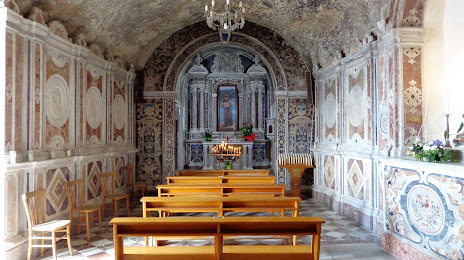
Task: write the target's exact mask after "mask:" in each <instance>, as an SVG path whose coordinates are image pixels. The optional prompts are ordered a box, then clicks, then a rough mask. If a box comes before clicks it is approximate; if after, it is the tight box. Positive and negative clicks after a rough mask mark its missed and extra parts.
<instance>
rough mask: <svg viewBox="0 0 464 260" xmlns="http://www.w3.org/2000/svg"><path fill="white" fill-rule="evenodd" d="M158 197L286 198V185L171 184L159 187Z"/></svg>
mask: <svg viewBox="0 0 464 260" xmlns="http://www.w3.org/2000/svg"><path fill="white" fill-rule="evenodd" d="M156 188H157V190H158V197H174V196H201V197H204V196H215V197H229V196H253V197H256V196H261V197H266V196H267V197H278V196H280V197H285V188H286V186H285V185H275V184H274V185H246V184H169V185H158V186H157V187H156Z"/></svg>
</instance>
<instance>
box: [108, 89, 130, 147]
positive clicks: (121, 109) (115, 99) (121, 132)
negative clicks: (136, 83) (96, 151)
mask: <svg viewBox="0 0 464 260" xmlns="http://www.w3.org/2000/svg"><path fill="white" fill-rule="evenodd" d="M112 89H113V95H112V102H111V107H112V112H111V115H112V119H113V136H112V141H113V142H114V143H115V144H124V143H125V142H126V128H127V116H128V112H129V111H128V109H127V108H128V103H127V91H126V90H127V87H126V83H125V82H124V81H121V80H114V81H113V84H112Z"/></svg>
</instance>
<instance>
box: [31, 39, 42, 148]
mask: <svg viewBox="0 0 464 260" xmlns="http://www.w3.org/2000/svg"><path fill="white" fill-rule="evenodd" d="M42 58H43V48H42V45H41V44H39V43H35V44H34V64H33V65H34V89H33V93H34V95H33V98H32V99H33V102H32V106H33V109H32V115H33V118H34V119H33V126H34V132H33V144H32V145H33V148H34V150H36V151H40V150H42V122H43V121H42V92H43V86H42V75H43V71H42Z"/></svg>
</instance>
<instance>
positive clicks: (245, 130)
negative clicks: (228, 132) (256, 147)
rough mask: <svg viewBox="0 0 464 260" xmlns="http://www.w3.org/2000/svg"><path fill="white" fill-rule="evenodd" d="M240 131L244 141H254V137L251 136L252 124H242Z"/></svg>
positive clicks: (253, 135)
mask: <svg viewBox="0 0 464 260" xmlns="http://www.w3.org/2000/svg"><path fill="white" fill-rule="evenodd" d="M240 131H242V135H243V138H244V139H245V140H246V141H248V142H253V140H255V138H256V135H255V134H253V125H252V124H248V123H247V122H244V123H243V126H242V128H240Z"/></svg>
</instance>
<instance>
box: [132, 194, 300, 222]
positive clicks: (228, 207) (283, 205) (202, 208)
mask: <svg viewBox="0 0 464 260" xmlns="http://www.w3.org/2000/svg"><path fill="white" fill-rule="evenodd" d="M140 201H141V202H142V205H143V217H150V213H151V212H153V211H155V212H156V211H157V212H158V216H160V217H165V216H166V213H200V212H213V213H217V216H218V217H223V216H224V215H225V213H227V212H270V213H271V214H272V215H273V214H274V212H278V213H280V214H281V216H284V213H285V211H291V212H292V216H293V217H298V216H299V210H300V204H299V203H300V201H301V198H299V197H264V198H263V197H257V198H254V197H238V196H233V197H203V198H199V197H143V198H142V199H141V200H140Z"/></svg>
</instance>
